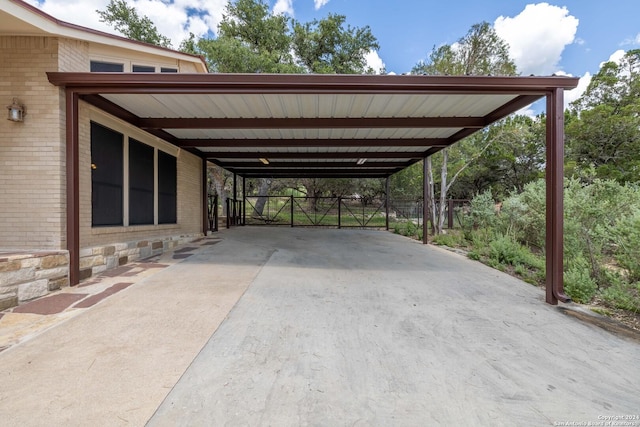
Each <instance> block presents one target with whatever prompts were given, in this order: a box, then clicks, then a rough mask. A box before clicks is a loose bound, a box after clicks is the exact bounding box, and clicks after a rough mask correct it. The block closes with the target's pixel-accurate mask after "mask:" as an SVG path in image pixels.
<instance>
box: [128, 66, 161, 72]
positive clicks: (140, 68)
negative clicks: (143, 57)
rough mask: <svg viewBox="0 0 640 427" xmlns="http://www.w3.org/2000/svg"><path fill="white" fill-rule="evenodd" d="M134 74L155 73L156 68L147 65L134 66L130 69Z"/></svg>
mask: <svg viewBox="0 0 640 427" xmlns="http://www.w3.org/2000/svg"><path fill="white" fill-rule="evenodd" d="M132 71H133V72H134V73H155V72H156V67H150V66H147V65H134V66H133V67H132Z"/></svg>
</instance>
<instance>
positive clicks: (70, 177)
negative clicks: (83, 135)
mask: <svg viewBox="0 0 640 427" xmlns="http://www.w3.org/2000/svg"><path fill="white" fill-rule="evenodd" d="M66 120H67V124H66V127H67V129H66V131H67V144H66V145H67V147H66V148H67V149H66V162H67V250H68V251H69V284H70V285H71V286H74V285H77V284H78V283H80V170H79V167H80V161H79V149H78V147H79V136H78V94H77V93H76V92H74V91H71V90H67V91H66Z"/></svg>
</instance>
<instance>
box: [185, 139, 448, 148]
mask: <svg viewBox="0 0 640 427" xmlns="http://www.w3.org/2000/svg"><path fill="white" fill-rule="evenodd" d="M447 144H448V141H447V138H423V139H420V138H408V139H401V138H394V139H391V138H387V139H366V138H365V139H284V138H282V139H178V140H177V142H176V145H178V146H180V147H216V148H223V147H243V148H247V147H265V146H268V147H434V146H443V147H445V146H446V145H447Z"/></svg>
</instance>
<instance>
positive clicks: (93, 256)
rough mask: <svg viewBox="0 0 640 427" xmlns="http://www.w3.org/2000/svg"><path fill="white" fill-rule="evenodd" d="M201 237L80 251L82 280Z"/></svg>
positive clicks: (112, 245) (193, 236) (188, 236)
mask: <svg viewBox="0 0 640 427" xmlns="http://www.w3.org/2000/svg"><path fill="white" fill-rule="evenodd" d="M201 237H202V233H196V234H186V235H179V236H168V237H164V238H157V239H150V240H134V241H131V242H125V243H115V244H109V245H104V246H93V247H90V248H83V249H81V250H80V280H84V279H87V278H89V277H91V276H93V275H96V274H99V273H102V272H103V271H106V270H109V269H111V268H115V267H118V266H120V265H124V264H126V263H128V262H131V261H136V260H139V259H143V258H148V257H150V256H154V255H159V254H162V253H163V252H165V251H168V250H171V249H173V248H175V247H176V246H178V245H183V244H185V243H189V242H192V241H194V240H196V239H199V238H201Z"/></svg>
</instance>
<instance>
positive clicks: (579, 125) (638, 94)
mask: <svg viewBox="0 0 640 427" xmlns="http://www.w3.org/2000/svg"><path fill="white" fill-rule="evenodd" d="M566 128H567V130H566V135H567V146H568V156H569V157H570V158H571V159H572V160H573V161H575V163H576V165H577V169H578V171H580V170H584V169H589V168H590V167H593V168H594V169H595V172H596V176H597V177H599V178H604V179H614V180H616V181H618V182H621V183H624V182H638V181H640V49H638V50H631V51H628V52H627V53H626V54H625V56H624V58H623V59H622V60H621V62H620V63H619V64H618V63H615V62H607V63H606V64H604V65H603V66H602V68H601V69H600V71H599V72H598V73H597V74H596V75H595V76H594V77H593V79H592V80H591V83H590V84H589V87H588V88H587V90H586V92H585V93H584V95H583V96H582V97H581V98H580V99H578V100H577V101H575V102H574V103H573V109H572V112H571V114H570V115H569V116H568V118H567V126H566Z"/></svg>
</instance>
